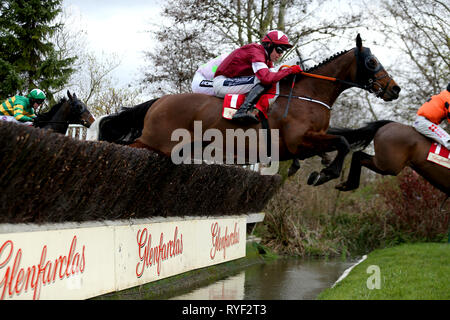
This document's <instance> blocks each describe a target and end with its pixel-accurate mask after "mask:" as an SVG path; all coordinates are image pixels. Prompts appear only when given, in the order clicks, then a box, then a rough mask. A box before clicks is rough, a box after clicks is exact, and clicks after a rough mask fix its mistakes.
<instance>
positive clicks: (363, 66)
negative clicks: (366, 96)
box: [354, 34, 401, 101]
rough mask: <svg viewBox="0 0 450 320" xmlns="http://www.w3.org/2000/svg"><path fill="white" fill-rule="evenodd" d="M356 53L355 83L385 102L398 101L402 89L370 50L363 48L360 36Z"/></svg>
mask: <svg viewBox="0 0 450 320" xmlns="http://www.w3.org/2000/svg"><path fill="white" fill-rule="evenodd" d="M354 52H355V56H356V72H355V79H354V81H355V82H356V83H357V84H359V85H361V86H362V87H363V88H364V89H366V90H368V91H369V92H372V93H374V94H375V95H376V96H377V97H378V98H381V99H383V100H384V101H391V100H395V99H397V98H398V94H399V93H400V90H401V89H400V87H399V86H398V85H397V83H396V82H395V81H394V79H392V77H391V76H390V75H389V74H388V73H387V72H386V70H385V69H384V67H383V66H382V64H381V63H380V62H379V61H378V59H377V58H376V57H375V56H374V55H373V54H372V52H371V51H370V49H369V48H365V47H363V46H362V40H361V36H360V35H359V34H358V36H357V37H356V48H355V49H354Z"/></svg>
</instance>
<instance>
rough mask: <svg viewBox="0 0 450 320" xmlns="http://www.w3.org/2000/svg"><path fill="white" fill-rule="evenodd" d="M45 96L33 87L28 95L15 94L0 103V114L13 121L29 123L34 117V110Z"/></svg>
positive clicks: (42, 101)
mask: <svg viewBox="0 0 450 320" xmlns="http://www.w3.org/2000/svg"><path fill="white" fill-rule="evenodd" d="M45 99H46V96H45V94H44V92H43V91H42V90H40V89H33V90H31V91H30V93H29V94H28V96H26V97H23V96H20V95H15V96H13V97H10V98H8V99H6V100H5V101H4V102H3V103H2V104H0V116H4V117H5V120H7V119H6V118H9V119H8V120H12V121H15V122H21V123H25V124H29V123H31V122H33V121H34V118H36V113H35V110H37V108H38V107H39V106H40V105H42V104H43V103H44V100H45ZM0 119H1V118H0Z"/></svg>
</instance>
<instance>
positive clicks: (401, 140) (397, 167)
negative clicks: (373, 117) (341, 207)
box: [328, 120, 450, 196]
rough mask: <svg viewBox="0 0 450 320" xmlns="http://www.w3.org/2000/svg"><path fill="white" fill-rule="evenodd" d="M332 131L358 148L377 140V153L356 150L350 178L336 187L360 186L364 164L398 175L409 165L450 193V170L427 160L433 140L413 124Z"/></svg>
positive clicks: (387, 123)
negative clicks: (371, 153) (412, 125)
mask: <svg viewBox="0 0 450 320" xmlns="http://www.w3.org/2000/svg"><path fill="white" fill-rule="evenodd" d="M328 132H329V133H330V134H335V135H340V136H343V137H345V139H346V140H347V141H348V142H349V143H350V145H352V146H354V147H355V148H357V147H358V146H359V147H362V149H364V148H365V147H367V146H368V145H369V144H370V142H371V141H372V140H373V144H374V149H375V155H373V156H371V155H369V154H367V153H364V152H363V151H356V152H354V153H353V156H352V160H351V165H350V171H349V174H348V178H347V181H345V182H343V183H340V184H338V185H337V186H336V189H338V190H341V191H350V190H354V189H357V188H358V187H359V182H360V176H361V168H362V167H366V168H368V169H370V170H372V171H374V172H376V173H379V174H382V175H393V176H396V175H397V174H399V173H400V172H401V171H402V170H403V168H405V167H406V166H409V167H411V168H412V169H413V170H414V171H416V172H417V173H418V174H420V175H421V176H422V177H424V178H425V179H426V180H427V181H428V182H430V183H431V184H432V185H433V186H435V187H436V188H438V189H439V190H441V191H442V192H444V193H445V194H446V195H447V196H450V169H448V168H446V167H443V166H441V165H439V164H436V163H434V162H430V161H428V160H427V156H428V151H429V150H430V147H431V144H432V143H433V141H432V140H431V139H428V138H426V137H424V136H423V135H422V134H420V133H419V132H417V131H416V130H415V129H414V128H413V127H411V126H407V125H404V124H401V123H397V122H393V121H388V120H380V121H375V122H371V123H369V124H367V125H366V126H364V127H362V128H359V129H347V128H330V129H329V130H328ZM352 148H353V147H352Z"/></svg>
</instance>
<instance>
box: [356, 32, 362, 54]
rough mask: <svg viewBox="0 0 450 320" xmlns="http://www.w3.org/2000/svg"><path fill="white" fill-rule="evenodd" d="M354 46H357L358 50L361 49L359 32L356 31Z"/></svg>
mask: <svg viewBox="0 0 450 320" xmlns="http://www.w3.org/2000/svg"><path fill="white" fill-rule="evenodd" d="M356 47H357V48H358V49H359V50H361V48H362V40H361V36H360V35H359V33H358V35H357V36H356Z"/></svg>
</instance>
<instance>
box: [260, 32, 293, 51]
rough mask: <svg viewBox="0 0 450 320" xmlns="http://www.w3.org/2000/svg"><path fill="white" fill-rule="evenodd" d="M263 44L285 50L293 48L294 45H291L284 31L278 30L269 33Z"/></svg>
mask: <svg viewBox="0 0 450 320" xmlns="http://www.w3.org/2000/svg"><path fill="white" fill-rule="evenodd" d="M261 42H262V43H263V44H265V43H267V44H270V45H272V46H273V47H276V46H280V47H283V48H285V49H287V48H292V47H293V46H292V44H290V43H289V39H288V37H287V35H285V34H284V33H283V32H282V31H278V30H272V31H269V32H268V33H267V34H266V35H265V36H264V38H263V39H262V40H261Z"/></svg>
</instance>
